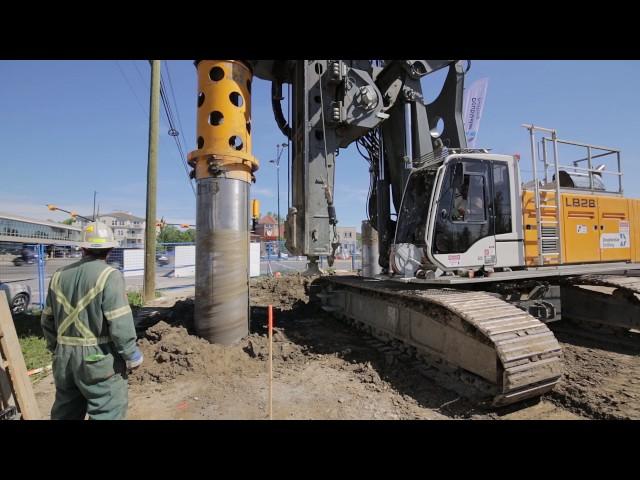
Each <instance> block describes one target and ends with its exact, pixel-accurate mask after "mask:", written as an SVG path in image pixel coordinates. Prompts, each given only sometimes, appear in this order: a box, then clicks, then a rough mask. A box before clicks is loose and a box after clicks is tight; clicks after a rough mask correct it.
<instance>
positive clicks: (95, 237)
mask: <svg viewBox="0 0 640 480" xmlns="http://www.w3.org/2000/svg"><path fill="white" fill-rule="evenodd" d="M115 246H116V242H115V240H114V237H113V232H112V231H111V228H109V227H108V226H107V225H105V224H104V223H101V222H93V223H90V224H89V225H87V226H86V227H85V228H84V230H83V232H82V243H81V247H82V251H83V258H82V260H80V261H78V262H76V263H73V264H71V265H69V266H66V267H63V268H61V269H59V270H58V271H57V272H56V273H54V274H53V277H52V278H51V282H50V284H49V292H48V295H47V302H46V306H45V309H44V311H43V312H42V318H41V323H42V330H43V332H44V336H45V339H46V341H47V348H48V349H49V350H50V351H51V352H53V378H54V381H55V385H56V399H55V402H54V404H53V408H52V409H51V419H52V420H82V419H84V418H85V415H86V414H88V415H89V419H92V420H103V419H104V420H120V419H124V418H125V417H126V415H127V407H128V383H127V373H128V372H129V371H130V370H132V369H134V368H137V367H138V366H140V364H142V361H143V356H142V352H141V351H140V349H139V348H138V347H137V345H136V331H135V327H134V324H133V315H132V313H131V308H130V307H129V302H128V300H127V296H126V293H125V285H124V278H123V276H122V274H121V273H120V272H119V271H118V270H116V269H115V268H112V267H110V266H109V265H107V263H106V258H107V255H108V254H109V252H110V251H111V249H112V248H113V247H115Z"/></svg>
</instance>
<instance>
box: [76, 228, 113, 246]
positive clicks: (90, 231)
mask: <svg viewBox="0 0 640 480" xmlns="http://www.w3.org/2000/svg"><path fill="white" fill-rule="evenodd" d="M80 246H81V247H82V248H89V249H91V250H104V249H106V248H113V247H117V246H118V243H117V242H116V240H115V238H114V237H113V231H112V230H111V228H110V227H108V226H107V225H106V224H104V223H102V222H92V223H90V224H89V225H87V226H86V227H84V229H83V230H82V242H81V243H80Z"/></svg>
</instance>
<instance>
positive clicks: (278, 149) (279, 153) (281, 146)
mask: <svg viewBox="0 0 640 480" xmlns="http://www.w3.org/2000/svg"><path fill="white" fill-rule="evenodd" d="M288 146H289V145H288V144H286V143H282V144H280V143H279V144H277V145H276V159H275V160H269V162H270V163H273V164H275V166H276V170H277V172H278V174H277V177H276V178H277V180H276V182H277V185H278V187H277V189H278V219H277V222H278V258H282V255H281V254H280V241H281V240H280V157H281V156H282V152H284V149H285V148H287V147H288Z"/></svg>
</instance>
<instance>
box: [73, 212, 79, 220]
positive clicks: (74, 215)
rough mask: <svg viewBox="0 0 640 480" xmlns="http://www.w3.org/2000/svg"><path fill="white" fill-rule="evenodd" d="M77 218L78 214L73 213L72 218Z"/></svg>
mask: <svg viewBox="0 0 640 480" xmlns="http://www.w3.org/2000/svg"><path fill="white" fill-rule="evenodd" d="M77 216H78V212H71V218H73V219H74V220H75V219H76V217H77Z"/></svg>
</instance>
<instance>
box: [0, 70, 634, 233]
mask: <svg viewBox="0 0 640 480" xmlns="http://www.w3.org/2000/svg"><path fill="white" fill-rule="evenodd" d="M168 66H169V72H170V76H171V80H172V84H173V91H174V93H175V101H176V102H177V112H176V111H175V110H176V107H175V106H173V105H172V107H173V109H174V115H176V113H177V115H176V116H179V119H180V123H181V124H182V128H183V129H184V130H183V131H182V133H183V134H184V139H185V140H186V143H187V145H186V147H185V148H186V150H187V151H191V150H193V149H195V110H196V93H197V92H196V89H197V82H196V72H195V68H194V66H193V62H191V61H183V60H180V61H175V60H169V61H168ZM444 73H445V72H444V71H443V72H439V73H436V74H434V75H432V76H431V77H432V78H428V79H427V80H425V82H424V87H425V90H426V92H427V98H431V99H432V98H434V97H435V94H436V93H435V92H436V91H437V90H439V87H440V85H441V83H442V81H443V79H444ZM163 75H166V70H165V68H164V67H163ZM482 77H488V78H489V89H488V92H487V100H486V104H485V108H484V114H483V118H482V123H481V126H480V130H479V134H478V146H480V147H486V148H491V149H492V151H493V152H495V153H508V154H512V153H520V154H521V155H522V163H521V165H522V170H523V175H524V176H526V175H527V172H528V171H529V170H530V154H529V145H528V142H529V140H528V136H527V134H526V131H525V130H524V129H523V128H522V127H521V126H520V125H521V124H522V123H534V124H538V125H542V126H547V127H552V128H556V129H558V132H559V136H560V137H561V138H566V139H570V140H578V141H585V142H589V143H593V144H597V145H604V146H609V147H615V148H620V149H622V160H623V167H624V172H625V177H624V182H623V186H624V188H625V192H626V194H627V195H628V196H634V197H640V184H639V183H638V179H640V164H639V162H638V159H639V158H640V115H639V112H640V93H639V92H638V88H637V85H638V81H639V79H640V62H638V61H472V65H471V70H470V71H469V74H468V76H467V79H466V82H467V83H466V84H467V86H468V85H470V84H471V83H472V82H473V81H474V80H475V79H478V78H482ZM165 82H167V78H166V77H165ZM167 87H169V84H168V82H167ZM170 91H171V90H170V89H169V92H170ZM170 96H171V94H170ZM172 102H173V98H172ZM148 103H149V65H148V63H147V62H146V61H143V60H139V61H131V60H121V61H2V62H0V114H1V115H2V128H0V166H1V169H0V178H1V179H2V182H1V188H0V211H4V212H12V213H16V214H22V215H26V216H30V217H34V218H42V219H46V218H51V219H54V220H64V218H66V215H64V214H62V213H53V212H49V211H48V210H47V209H46V207H45V206H44V205H45V204H46V203H54V204H56V205H59V206H61V207H63V208H66V209H69V210H76V211H78V212H80V213H90V212H91V209H92V202H93V191H94V190H97V191H98V203H99V204H100V209H101V212H107V211H112V210H124V211H131V212H133V213H134V214H136V215H140V216H144V215H145V192H146V190H145V189H146V187H145V184H146V161H147V138H148V117H147V110H148ZM252 114H253V121H252V124H253V130H252V133H253V148H254V152H253V153H254V155H255V156H256V157H257V158H258V159H259V161H260V163H261V166H260V169H259V170H258V172H257V175H256V176H257V182H256V183H255V184H254V185H253V186H252V197H253V198H258V199H260V201H261V204H262V212H263V213H266V212H267V211H268V210H271V211H274V212H275V211H276V171H275V168H274V166H273V165H272V164H270V163H269V160H270V159H273V158H274V157H275V155H276V144H277V143H282V142H283V141H284V137H283V135H282V134H281V133H280V131H279V130H278V128H277V126H276V123H275V121H274V119H273V114H272V112H271V104H270V84H269V83H268V82H265V81H262V80H256V81H255V82H254V86H253V112H252ZM179 129H180V128H179ZM167 130H168V123H167V121H166V119H165V118H164V115H163V117H162V122H161V136H160V154H159V178H158V216H159V217H160V216H164V218H165V219H166V220H167V221H169V222H176V223H182V222H188V223H194V220H195V197H194V194H193V192H192V190H191V187H190V186H189V183H188V181H187V177H186V174H185V171H184V167H183V166H182V164H181V161H180V158H179V154H178V150H177V148H176V145H175V143H174V141H173V139H172V138H171V137H169V136H168V135H167ZM561 155H562V152H561ZM285 156H286V152H285V155H283V158H284V157H285ZM280 173H281V177H280V184H281V200H280V210H281V212H282V214H283V215H284V214H286V209H287V193H286V183H287V182H286V163H284V164H283V165H282V167H281V172H280ZM368 185H369V179H368V173H367V164H366V162H365V161H364V160H363V159H362V158H361V157H360V156H359V155H358V153H357V152H356V151H355V148H349V149H347V150H345V151H342V152H341V154H340V156H339V157H338V162H337V170H336V187H335V204H336V209H337V214H338V219H339V221H340V225H342V226H356V227H357V228H358V230H359V229H360V222H361V221H362V219H364V218H366V213H365V200H366V194H367V189H368Z"/></svg>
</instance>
